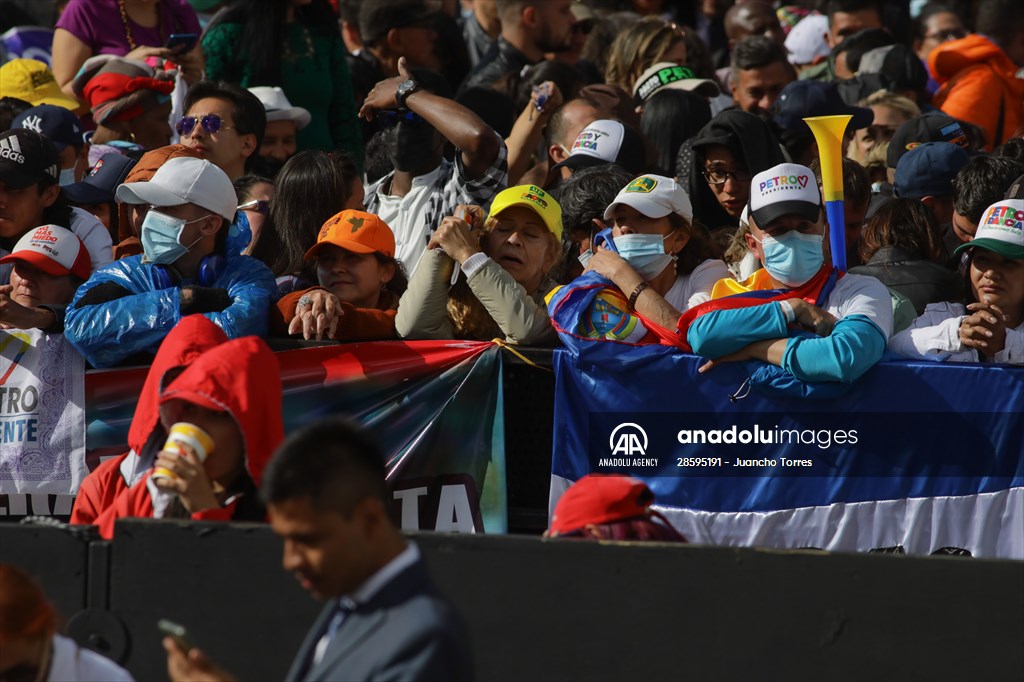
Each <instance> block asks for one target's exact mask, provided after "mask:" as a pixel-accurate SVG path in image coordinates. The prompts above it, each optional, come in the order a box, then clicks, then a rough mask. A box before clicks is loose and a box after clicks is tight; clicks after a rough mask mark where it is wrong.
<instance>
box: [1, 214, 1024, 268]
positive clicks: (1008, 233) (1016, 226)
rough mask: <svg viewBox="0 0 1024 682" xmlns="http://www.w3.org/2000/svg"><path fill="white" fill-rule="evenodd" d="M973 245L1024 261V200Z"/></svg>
mask: <svg viewBox="0 0 1024 682" xmlns="http://www.w3.org/2000/svg"><path fill="white" fill-rule="evenodd" d="M975 247H978V248H982V249H987V250H989V251H994V252H995V253H998V254H999V255H1000V256H1003V257H1005V258H1011V259H1013V260H1024V201H1022V200H1020V199H1004V200H1003V201H997V202H996V203H994V204H992V205H991V206H989V207H988V208H986V209H985V212H984V213H982V214H981V220H980V221H978V231H977V232H975V233H974V239H972V240H971V241H969V242H967V243H966V244H961V245H960V246H958V247H957V249H956V253H958V254H959V253H960V252H962V251H966V250H967V249H973V248H975ZM0 262H3V261H0Z"/></svg>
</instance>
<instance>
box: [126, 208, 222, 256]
mask: <svg viewBox="0 0 1024 682" xmlns="http://www.w3.org/2000/svg"><path fill="white" fill-rule="evenodd" d="M206 218H209V216H203V217H202V218H196V219H195V220H185V219H184V218H174V217H172V216H169V215H167V214H165V213H161V212H160V211H155V210H152V209H151V210H150V211H149V213H147V214H146V218H145V220H143V221H142V252H143V253H144V254H145V260H146V261H147V262H149V263H153V264H155V265H170V264H171V263H173V262H174V261H176V260H178V259H179V258H181V257H182V256H184V255H185V254H186V253H188V250H189V249H190V248H192V246H193V245H194V244H195V243H196V242H198V241H199V239H202V236H200V237H199V238H198V239H196V240H195V241H194V242H192V244H189V245H188V246H184V245H183V244H182V243H181V233H182V231H183V230H184V229H185V226H186V225H188V224H189V223H196V222H199V221H200V220H205V219H206Z"/></svg>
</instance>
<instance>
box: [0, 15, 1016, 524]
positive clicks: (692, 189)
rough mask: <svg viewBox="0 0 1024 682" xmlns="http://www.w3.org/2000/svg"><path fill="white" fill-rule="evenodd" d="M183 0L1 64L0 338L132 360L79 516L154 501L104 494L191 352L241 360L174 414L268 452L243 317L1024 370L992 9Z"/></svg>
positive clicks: (831, 363) (272, 331)
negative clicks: (211, 421) (828, 202)
mask: <svg viewBox="0 0 1024 682" xmlns="http://www.w3.org/2000/svg"><path fill="white" fill-rule="evenodd" d="M192 4H193V5H196V7H193V6H192V5H190V4H189V3H187V2H185V1H184V0H176V1H175V2H163V3H155V2H148V1H147V0H117V1H116V2H115V1H113V0H111V2H86V1H84V0H71V1H70V2H67V3H64V4H63V7H62V8H61V12H60V14H59V18H58V19H57V21H56V25H55V29H54V37H53V46H52V69H51V68H49V67H48V66H47V65H46V64H45V63H44V62H42V61H37V60H34V59H27V58H16V59H12V60H10V61H8V62H7V63H5V64H3V66H2V67H0V78H2V81H0V82H2V94H3V99H2V101H0V128H3V132H0V248H2V251H3V257H2V258H0V279H2V280H3V281H4V282H5V284H4V286H3V287H2V288H0V323H2V324H3V326H4V327H7V328H36V329H40V330H43V331H44V332H47V333H54V334H63V335H64V337H65V338H66V339H67V340H68V342H69V343H70V344H71V345H72V346H73V347H74V348H75V349H76V350H77V351H78V352H79V353H81V355H82V356H83V357H84V358H85V360H86V361H87V362H88V364H89V365H91V366H93V367H97V368H104V367H111V366H116V365H119V364H124V363H140V362H141V363H145V364H151V366H152V368H153V369H152V374H151V377H150V381H149V382H148V383H147V386H146V387H145V389H144V391H143V395H142V396H141V398H140V403H139V409H138V410H137V411H136V415H135V417H136V423H138V425H139V427H138V430H136V429H135V424H133V435H132V445H131V451H130V452H129V453H127V454H126V455H125V457H129V456H130V458H131V459H130V466H129V465H128V464H126V463H125V462H126V461H129V460H122V461H121V464H119V465H117V466H114V465H110V466H106V467H105V468H102V469H101V470H100V471H98V472H96V473H94V474H93V476H92V477H91V478H90V479H89V480H87V481H86V484H85V485H84V486H83V487H82V491H81V495H80V500H79V504H78V507H76V510H75V518H76V519H78V520H80V521H84V522H97V523H101V525H102V524H103V523H105V525H104V526H103V527H104V528H106V532H112V523H111V522H109V520H110V519H111V518H112V517H111V516H110V515H111V514H115V513H116V514H119V515H130V514H135V513H140V512H139V510H140V509H145V510H146V511H147V513H156V514H157V515H163V514H165V513H171V512H170V511H169V507H168V505H167V504H166V502H167V500H163V502H159V503H158V502H157V498H159V499H163V498H164V497H166V495H165V493H166V491H167V487H168V486H169V485H171V484H172V483H173V484H175V485H177V483H175V481H176V480H178V479H173V478H172V479H168V480H169V481H170V483H168V480H165V481H163V482H162V483H160V484H159V485H157V484H156V483H154V484H153V485H152V486H150V487H149V488H148V493H147V494H148V496H149V497H146V495H143V497H144V498H146V503H145V504H142V503H141V502H138V501H135V502H131V503H127V504H126V505H125V504H123V505H121V506H120V507H118V506H117V505H114V501H115V499H117V498H118V496H119V494H120V493H121V492H123V490H122V488H128V487H130V486H133V485H136V484H141V483H142V479H144V478H146V476H145V472H146V471H148V470H149V469H150V468H151V467H152V466H153V464H154V462H155V461H156V459H157V457H158V451H159V449H158V448H157V447H156V445H158V444H159V443H162V441H163V438H164V437H165V436H166V431H167V428H168V427H169V426H170V425H171V424H173V423H175V421H177V420H175V419H171V418H169V417H165V416H164V414H163V412H164V411H165V410H164V408H163V405H164V404H165V402H166V401H168V400H169V396H171V395H172V394H175V389H174V386H175V384H177V383H180V382H183V381H186V378H185V376H184V375H183V376H182V377H178V378H177V379H176V380H175V382H173V383H172V382H170V381H169V380H168V379H167V375H166V372H167V370H168V369H169V368H173V367H180V366H183V365H185V364H188V365H189V366H194V365H197V364H201V362H200V356H201V357H206V355H209V354H212V355H216V354H217V353H219V352H228V353H229V354H230V362H227V366H231V367H232V368H233V369H232V371H231V372H229V373H228V374H226V375H224V377H223V382H224V383H223V385H217V383H216V382H217V381H218V379H217V376H218V375H217V374H216V373H211V374H210V376H209V377H207V378H206V379H205V380H206V381H208V382H213V384H212V385H211V386H210V387H209V390H210V391H213V393H215V394H218V395H220V394H225V395H224V396H221V397H220V398H217V399H214V400H212V402H211V401H210V400H207V399H205V398H204V399H202V400H200V399H195V400H192V402H191V403H190V404H192V405H197V406H198V407H196V409H206V410H212V411H213V412H215V413H216V412H220V413H225V412H226V413H227V414H228V415H230V416H231V419H232V422H233V432H234V433H235V434H236V435H237V433H238V432H239V431H241V432H244V433H247V432H248V430H249V429H250V428H252V427H253V426H254V424H255V423H254V422H251V417H252V415H253V414H255V413H256V412H259V413H260V415H261V416H260V417H259V418H258V419H257V420H256V421H257V422H258V426H259V427H260V428H262V429H267V428H270V429H271V431H272V432H274V433H269V434H264V437H263V438H261V439H260V442H262V443H264V444H269V447H270V450H268V451H267V452H266V453H264V455H263V456H262V458H260V459H261V460H262V461H264V462H265V460H266V458H267V457H269V454H270V452H272V449H273V447H272V446H273V444H274V443H275V442H276V441H277V440H280V437H281V435H282V434H280V433H277V431H275V430H274V429H273V428H271V425H272V424H274V423H277V422H279V416H278V417H276V418H264V417H265V415H263V412H264V411H266V410H270V411H273V409H272V408H270V407H266V406H260V404H261V403H260V400H247V399H244V396H245V395H250V394H251V395H257V394H259V395H263V393H264V392H265V388H266V387H265V386H262V382H263V381H264V380H265V378H266V377H264V376H262V375H260V376H257V375H253V376H249V374H248V373H247V370H246V369H245V363H246V362H254V361H257V360H258V361H259V362H265V363H270V364H271V365H272V364H273V361H272V360H271V359H267V358H263V357H262V355H264V354H265V353H264V350H265V349H266V345H265V344H264V343H263V341H262V340H260V341H259V342H258V343H245V344H241V345H238V347H237V348H236V347H235V346H234V345H232V344H240V343H241V340H243V339H250V340H251V339H253V337H255V339H266V338H267V337H268V336H277V337H282V338H287V337H292V338H298V339H305V340H317V341H319V340H328V339H333V340H336V341H364V340H387V339H436V340H444V339H473V340H482V341H488V340H491V339H504V340H505V341H507V342H512V343H521V344H534V345H554V344H558V343H559V341H560V339H561V340H562V341H567V340H569V339H572V340H573V341H574V342H575V341H578V340H579V339H584V340H586V342H589V343H601V342H618V343H627V344H632V345H642V344H660V345H669V346H674V347H676V348H678V349H679V350H680V351H685V352H692V353H695V354H697V355H700V356H702V357H704V358H705V359H706V362H705V364H704V365H703V366H702V367H701V372H706V371H709V370H711V369H713V368H714V367H715V366H716V365H719V364H721V363H724V362H731V361H737V360H751V359H754V360H760V361H762V362H764V363H767V364H768V365H772V366H775V368H776V369H775V370H773V371H777V372H778V375H779V376H781V377H787V378H792V379H795V380H797V381H799V382H803V383H806V384H809V385H815V384H822V383H833V384H849V383H850V382H853V381H854V380H856V379H857V378H858V377H859V376H861V375H862V374H863V373H864V372H866V371H867V370H868V369H870V368H871V367H872V366H873V365H874V364H875V363H877V362H878V361H879V360H880V359H881V358H882V357H883V356H884V355H885V354H886V352H887V351H888V352H889V353H890V354H891V355H893V356H899V357H905V358H913V359H924V360H934V361H944V360H956V361H967V362H1004V363H1011V364H1024V231H1022V222H1024V193H1022V190H1021V186H1022V184H1024V183H1022V181H1021V177H1022V175H1024V138H1022V135H1024V128H1022V124H1024V116H1022V107H1024V80H1022V78H1021V77H1020V76H1021V73H1022V70H1021V67H1022V65H1024V6H1021V5H1019V4H1017V3H1015V2H1012V1H1009V0H981V1H980V2H975V3H959V2H951V3H949V4H940V3H936V2H930V3H927V4H924V5H920V4H918V5H914V6H913V8H912V9H913V16H911V15H910V14H908V13H907V12H906V11H905V10H906V8H905V7H902V6H901V5H900V4H899V3H888V2H881V1H879V0H828V1H827V2H823V3H820V6H815V7H805V6H802V5H799V4H794V5H786V6H784V7H774V6H773V5H770V4H767V3H765V2H763V1H762V0H740V1H739V2H736V3H728V2H705V3H698V6H696V7H693V8H691V9H692V11H690V10H687V9H686V8H685V6H684V5H677V4H673V3H667V2H639V1H635V2H621V3H615V2H606V1H604V0H601V1H600V2H599V1H597V0H594V1H593V2H583V1H582V0H473V1H472V2H464V3H462V5H461V6H460V7H461V12H460V11H456V10H458V9H460V8H456V7H455V6H454V4H453V3H451V2H449V3H441V5H437V4H436V3H429V2H427V1H426V0H373V1H372V2H371V1H369V0H361V1H360V0H341V2H340V3H337V2H336V3H333V4H332V3H329V2H327V1H326V0H288V1H287V2H273V1H271V0H267V1H265V2H263V1H261V2H251V1H246V2H242V1H229V2H222V3H192ZM214 9H216V10H217V11H216V12H213V11H212V10H214ZM517 112H519V113H518V115H517ZM829 115H847V116H849V117H850V122H849V124H848V126H847V128H846V130H845V134H844V136H843V139H842V140H841V141H840V143H839V146H840V149H839V150H837V151H838V153H840V154H841V155H842V156H843V159H842V188H841V194H840V196H843V197H844V199H845V201H844V206H843V212H844V215H843V218H844V220H843V223H844V224H843V225H832V224H830V222H829V220H828V219H827V217H826V211H825V210H824V204H825V199H826V198H828V197H827V196H826V195H829V196H834V195H835V192H836V188H826V187H825V186H824V180H823V178H824V175H825V173H824V171H823V168H822V162H821V160H820V159H819V156H820V154H821V150H820V149H819V147H818V145H819V144H820V141H819V140H817V139H816V138H815V137H814V135H813V134H812V132H811V131H810V129H809V128H808V126H807V124H806V123H805V122H804V119H805V118H807V117H812V116H829ZM833 220H834V219H833ZM839 229H842V230H844V234H843V235H842V236H841V238H837V239H832V240H830V238H829V235H830V233H831V232H832V231H835V230H839ZM830 241H831V243H830ZM843 247H845V255H843V254H842V253H838V254H837V253H833V250H836V251H840V252H841V251H842V250H844V249H843ZM837 256H840V257H838V258H837ZM844 264H845V266H844ZM581 291H583V292H589V293H588V294H587V296H586V297H584V298H583V299H582V300H583V301H584V303H583V304H581V305H582V306H583V309H582V310H570V309H571V308H572V306H569V305H565V304H566V302H567V301H577V299H578V298H579V293H580V292H581ZM595 292H596V293H595ZM751 294H754V295H751ZM577 307H578V306H577ZM566 311H570V313H571V314H569V313H567V312H566ZM197 325H198V326H200V327H203V328H204V331H203V332H202V333H199V332H197V331H196V327H197ZM182 330H184V331H182ZM177 334H184V335H185V336H184V337H177V340H176V335H177ZM202 339H207V340H208V343H206V344H205V345H204V343H202V342H201V341H200V340H202ZM207 346H208V347H207ZM215 346H216V348H215ZM221 346H226V347H230V348H232V349H233V350H231V351H224V350H223V349H220V350H218V348H219V347H221ZM200 351H202V352H200ZM185 357H188V358H189V359H188V361H187V362H186V361H185V359H184V358H185ZM210 362H214V363H216V362H218V361H217V360H211V361H210ZM234 363H241V364H240V365H238V366H237V367H236V366H234ZM197 390H198V389H197ZM182 391H183V392H182V395H186V396H194V395H196V393H195V391H187V390H183V389H182ZM232 392H233V393H235V394H237V393H238V392H242V394H243V395H242V397H239V396H238V395H235V397H234V398H232V399H229V398H227V397H225V396H226V395H227V394H228V393H232ZM150 394H152V395H150ZM204 395H205V394H204ZM233 399H243V402H244V404H243V405H241V406H240V407H238V409H237V410H236V409H233V408H231V403H232V400H233ZM181 400H186V401H188V400H189V399H188V398H182V399H181ZM211 405H213V407H211ZM239 410H240V411H241V412H239ZM158 417H159V418H158ZM197 419H198V417H197ZM229 430H231V429H229ZM278 431H279V429H278ZM275 434H276V435H275ZM243 440H244V441H246V442H249V441H250V439H249V438H244V439H243ZM253 454H254V453H251V452H246V453H244V456H242V457H241V458H240V459H238V460H237V461H235V462H234V463H233V464H231V466H230V467H228V470H227V471H226V472H221V473H222V474H223V476H226V478H224V480H220V481H216V480H214V481H212V482H208V484H207V485H206V486H205V487H204V488H203V490H202V492H201V493H200V498H201V499H202V500H204V503H205V504H207V505H210V506H218V507H220V506H221V505H220V504H219V503H218V504H217V505H214V497H213V496H211V495H209V494H208V493H209V490H210V489H216V490H217V491H218V495H219V496H220V502H223V500H224V499H227V498H229V497H230V498H232V499H233V498H234V496H233V495H232V494H231V493H230V491H232V490H234V489H235V488H236V487H237V484H238V481H237V480H236V479H238V478H239V477H240V476H242V473H243V472H244V470H245V469H246V467H251V465H252V464H253V460H252V456H253ZM242 463H245V465H246V466H242ZM108 464H109V462H108ZM122 465H123V466H122ZM204 466H205V467H206V469H207V476H208V477H210V478H212V479H216V476H214V475H213V474H211V473H210V470H211V468H212V467H213V465H212V464H211V463H207V464H205V465H204ZM172 468H173V467H172ZM213 468H215V467H213ZM258 468H259V467H257V470H258ZM201 469H202V468H200V470H201ZM192 473H196V472H192ZM248 473H249V476H248V477H247V478H249V479H251V480H250V481H249V484H250V485H252V484H257V485H258V473H256V471H253V470H250V471H249V472H248ZM223 476H222V477H223ZM104 477H108V478H106V479H105V478H104ZM242 478H246V477H244V476H242ZM141 490H142V491H143V493H145V492H146V490H147V488H145V487H143V488H141ZM176 492H177V493H178V495H179V497H180V500H179V501H180V502H182V503H183V504H180V505H177V507H178V508H179V512H178V513H181V512H182V509H183V510H184V511H188V512H190V513H196V512H197V511H201V509H199V510H197V509H196V508H195V507H196V504H194V502H195V501H194V500H193V499H192V497H191V496H190V495H191V493H190V492H189V491H187V490H181V489H178V490H176ZM140 494H141V493H140ZM150 498H153V499H150ZM122 502H126V500H122ZM171 506H172V507H173V506H174V505H171ZM200 506H202V505H200ZM118 510H119V511H118ZM232 513H233V512H232ZM242 513H245V514H255V515H256V516H259V514H260V511H259V510H258V509H257V510H251V509H250V510H248V511H244V512H242ZM104 514H106V516H104ZM228 516H231V514H228ZM99 519H107V520H108V522H101V521H98V520H99Z"/></svg>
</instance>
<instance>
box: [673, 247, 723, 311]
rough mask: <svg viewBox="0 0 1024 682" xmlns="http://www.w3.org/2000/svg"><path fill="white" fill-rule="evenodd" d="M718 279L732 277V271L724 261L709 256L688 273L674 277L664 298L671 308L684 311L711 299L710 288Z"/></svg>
mask: <svg viewBox="0 0 1024 682" xmlns="http://www.w3.org/2000/svg"><path fill="white" fill-rule="evenodd" d="M720 279H732V273H730V272H729V268H728V267H727V266H726V264H725V261H722V260H721V259H718V258H709V259H708V260H706V261H704V262H703V263H701V264H700V265H698V266H697V267H696V268H694V270H693V272H691V273H690V274H689V275H679V276H678V277H676V281H675V283H674V284H673V285H672V288H671V289H669V290H668V292H666V294H665V300H666V301H668V302H669V305H671V306H672V307H673V308H675V309H676V310H678V311H679V312H681V313H685V312H686V311H687V310H689V309H690V308H692V307H694V306H696V305H700V304H701V303H704V302H706V301H710V300H711V289H712V288H713V287H714V286H715V282H717V281H718V280H720Z"/></svg>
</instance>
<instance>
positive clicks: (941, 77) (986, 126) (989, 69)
mask: <svg viewBox="0 0 1024 682" xmlns="http://www.w3.org/2000/svg"><path fill="white" fill-rule="evenodd" d="M975 30H976V31H977V33H975V34H973V35H969V36H967V37H966V38H962V39H960V40H952V41H950V42H947V43H944V44H943V45H941V46H940V47H937V48H936V49H935V50H933V51H932V53H931V54H930V55H929V56H928V67H929V69H931V72H932V75H933V76H934V77H935V80H936V82H938V83H939V85H940V86H941V87H940V89H939V91H938V92H937V93H936V94H935V99H934V104H935V106H937V107H939V108H940V109H942V111H944V112H945V113H947V114H948V115H950V116H952V117H953V118H956V119H960V120H963V121H967V122H969V123H973V124H975V125H977V126H979V127H981V128H982V129H983V130H984V131H985V146H984V149H985V150H986V151H992V149H993V148H995V147H996V146H998V145H1000V144H1002V143H1003V142H1005V141H1006V140H1008V139H1010V138H1011V137H1013V136H1014V134H1015V133H1016V131H1017V130H1018V129H1020V127H1021V125H1024V80H1022V79H1021V78H1019V77H1017V72H1018V70H1020V68H1021V67H1022V66H1024V3H1021V2H1020V0H989V2H984V3H981V5H980V6H979V9H978V18H977V21H976V22H975Z"/></svg>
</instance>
